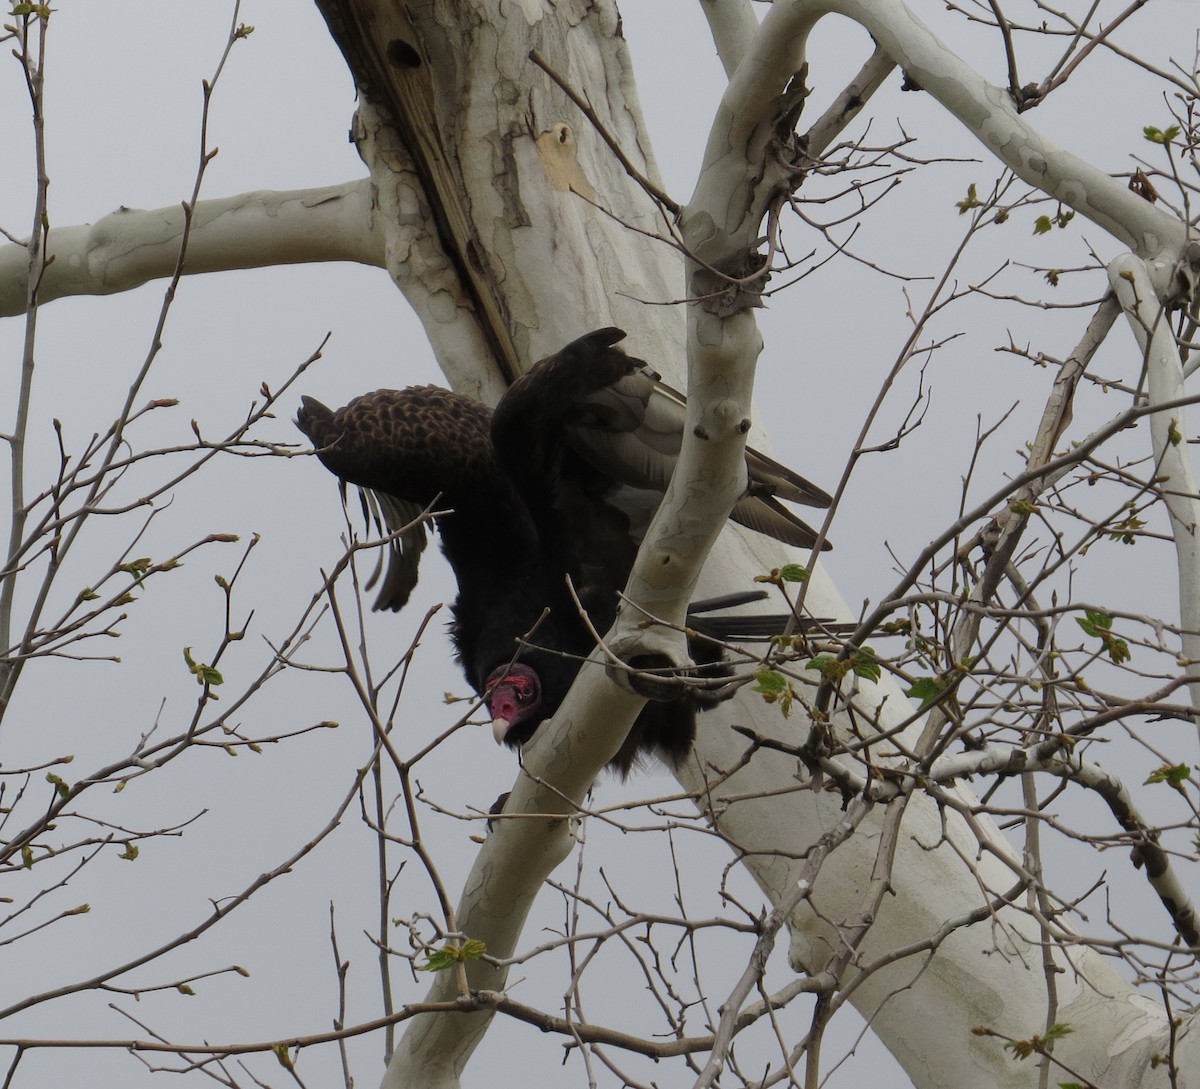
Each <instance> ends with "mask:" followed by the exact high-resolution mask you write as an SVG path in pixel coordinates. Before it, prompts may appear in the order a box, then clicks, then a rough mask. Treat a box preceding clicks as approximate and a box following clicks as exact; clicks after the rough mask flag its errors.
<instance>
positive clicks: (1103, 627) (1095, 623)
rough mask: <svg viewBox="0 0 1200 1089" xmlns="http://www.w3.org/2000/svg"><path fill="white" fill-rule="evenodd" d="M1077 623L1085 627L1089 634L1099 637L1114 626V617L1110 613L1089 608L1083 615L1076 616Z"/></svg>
mask: <svg viewBox="0 0 1200 1089" xmlns="http://www.w3.org/2000/svg"><path fill="white" fill-rule="evenodd" d="M1075 623H1076V624H1078V625H1079V626H1080V627H1081V628H1083V630H1084V631H1085V632H1086V633H1087V634H1088V635H1092V636H1097V637H1099V636H1100V635H1101V634H1102V633H1103V632H1107V631H1108V630H1109V629H1110V628H1111V627H1112V617H1111V616H1109V615H1108V613H1102V612H1099V611H1098V610H1096V609H1088V610H1087V612H1086V613H1085V614H1084V615H1083V616H1077V617H1076V618H1075Z"/></svg>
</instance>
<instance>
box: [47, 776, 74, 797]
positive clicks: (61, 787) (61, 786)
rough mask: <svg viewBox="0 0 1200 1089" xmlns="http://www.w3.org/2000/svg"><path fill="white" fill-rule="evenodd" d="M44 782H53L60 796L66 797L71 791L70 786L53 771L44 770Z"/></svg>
mask: <svg viewBox="0 0 1200 1089" xmlns="http://www.w3.org/2000/svg"><path fill="white" fill-rule="evenodd" d="M46 782H47V783H53V784H54V789H55V790H57V791H58V793H59V796H60V797H63V798H65V797H67V796H68V795H69V794H70V793H71V787H70V786H69V785H68V784H67V782H66V780H65V779H63V778H62V776H61V775H55V774H54V772H52V771H48V772H46Z"/></svg>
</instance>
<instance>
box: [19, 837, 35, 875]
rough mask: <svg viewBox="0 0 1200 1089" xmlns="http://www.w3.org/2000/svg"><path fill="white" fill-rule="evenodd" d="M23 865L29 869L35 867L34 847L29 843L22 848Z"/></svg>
mask: <svg viewBox="0 0 1200 1089" xmlns="http://www.w3.org/2000/svg"><path fill="white" fill-rule="evenodd" d="M21 865H22V866H24V867H25V869H27V870H32V869H33V848H32V847H30V846H29V844H28V843H26V844H25V845H24V846H23V847H22V848H21Z"/></svg>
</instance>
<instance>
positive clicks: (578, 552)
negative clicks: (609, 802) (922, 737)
mask: <svg viewBox="0 0 1200 1089" xmlns="http://www.w3.org/2000/svg"><path fill="white" fill-rule="evenodd" d="M624 335H625V334H624V333H623V332H622V331H621V330H619V329H611V328H609V329H600V330H597V331H596V332H593V333H589V334H587V335H586V336H583V337H580V338H579V339H578V340H576V341H573V342H572V343H570V344H568V345H567V346H566V347H565V348H563V349H562V350H561V351H559V352H557V353H556V354H555V355H552V356H550V357H548V358H547V359H543V360H542V361H541V362H540V363H537V364H536V365H535V366H534V367H532V368H531V369H530V370H529V372H528V373H527V374H525V375H523V376H522V377H521V378H519V379H518V380H517V381H516V382H515V383H514V384H513V385H512V387H511V388H510V389H509V390H508V391H507V392H506V393H505V395H504V397H503V398H502V399H501V401H500V403H499V405H498V406H497V407H496V410H495V412H494V413H493V412H491V411H490V410H489V409H488V408H487V407H486V406H484V405H482V404H480V403H479V402H477V401H473V400H471V399H470V398H468V397H464V396H462V395H460V394H457V393H453V392H451V391H450V390H446V389H442V388H440V387H438V386H414V387H410V388H408V389H403V390H376V391H375V392H374V393H368V394H365V395H364V396H362V397H358V398H356V399H355V400H353V401H351V402H350V403H349V404H348V405H346V406H345V407H344V408H341V409H338V410H337V411H336V412H335V411H332V410H330V409H328V408H326V407H325V405H323V404H321V403H320V402H319V401H315V400H313V399H312V398H311V397H304V398H302V407H301V409H300V411H299V413H298V415H297V418H296V423H297V426H298V427H299V428H300V430H301V431H303V432H304V434H305V435H307V436H308V438H309V439H310V440H311V441H312V443H313V445H314V446H315V447H316V450H317V456H318V457H319V458H320V459H321V461H322V462H323V463H324V465H325V466H326V468H328V469H329V470H330V471H331V472H332V473H334V475H336V476H337V477H339V478H340V480H341V481H342V483H343V487H344V486H345V484H346V483H351V484H356V485H358V486H359V488H360V489H363V490H364V502H366V503H369V504H370V505H371V506H372V507H373V509H374V511H375V513H376V517H377V518H380V519H381V520H382V522H383V523H385V524H386V526H387V528H388V530H389V531H390V532H393V533H397V531H401V530H402V531H403V532H398V533H397V536H396V537H395V539H394V540H393V541H392V542H391V544H390V546H389V554H388V559H387V569H386V572H385V574H384V575H383V581H382V585H381V589H380V592H379V597H378V600H377V601H376V603H375V608H376V609H393V610H397V609H400V608H402V607H403V606H404V604H405V603H406V602H407V601H408V598H409V595H410V593H411V592H412V589H413V587H414V585H415V584H416V581H417V564H418V561H419V559H420V555H421V551H422V550H423V548H424V547H425V541H426V531H425V524H424V522H423V521H420V520H418V519H419V516H420V515H421V514H422V513H423V512H425V511H427V510H430V509H436V510H437V511H438V512H439V513H437V514H436V515H435V518H434V521H435V523H436V525H437V528H438V532H439V534H440V536H441V539H442V549H443V551H444V552H445V554H446V558H447V559H448V560H449V561H450V565H451V567H452V568H453V569H454V574H455V577H456V578H457V580H458V597H457V599H456V600H455V602H454V605H453V609H452V612H453V621H452V623H451V628H450V630H451V635H452V638H453V641H454V644H455V647H456V650H457V656H458V660H459V663H460V664H461V666H462V668H463V671H464V673H465V674H466V677H467V680H468V681H469V682H470V684H471V686H472V687H473V688H474V689H475V691H476V692H478V693H479V694H480V695H481V696H484V697H485V698H486V699H487V702H488V708H489V711H490V712H491V714H492V718H493V727H494V732H495V735H496V738H497V740H502V741H503V742H504V743H505V744H508V745H510V746H514V747H515V746H519V745H521V744H523V743H524V742H525V741H527V740H528V739H529V738H530V737H531V736H532V735H533V733H534V731H535V730H536V729H537V727H538V726H539V725H540V724H541V723H542V722H543V721H544V720H546V719H547V718H549V717H550V716H551V715H552V714H553V713H554V711H555V710H556V709H557V708H558V706H559V704H560V703H561V702H562V700H563V698H564V697H565V696H566V694H567V691H568V689H569V688H570V687H571V683H572V682H573V681H574V679H575V675H576V673H577V672H578V670H579V664H580V662H581V660H582V659H584V658H586V657H587V655H588V654H590V653H591V651H592V649H593V647H594V639H593V637H592V635H591V633H590V631H589V630H588V626H587V625H586V624H585V623H584V622H583V619H582V618H581V617H580V615H579V609H578V606H577V605H576V604H575V602H574V601H573V600H572V598H571V594H570V591H569V590H568V586H567V580H568V578H569V579H570V583H571V585H572V586H573V587H574V589H575V592H576V594H577V595H578V598H579V601H580V603H582V605H583V607H584V609H585V610H586V612H587V615H588V618H589V620H590V621H591V624H592V626H593V627H594V628H595V629H596V630H598V631H600V632H604V631H607V630H608V628H609V626H610V625H611V623H612V621H613V619H614V617H615V615H616V608H617V602H618V594H619V592H620V591H621V590H622V589H624V586H625V583H626V580H627V579H628V576H629V570H630V567H631V565H632V563H633V560H634V557H635V555H636V553H637V548H638V544H639V543H640V541H641V538H642V535H643V534H644V532H645V529H646V526H647V525H648V524H649V519H650V517H652V516H653V514H654V511H655V510H656V509H657V506H658V502H659V500H660V499H661V497H662V494H663V492H664V491H665V489H666V486H667V482H668V481H669V479H670V476H671V472H672V470H673V468H674V463H675V459H676V456H677V454H678V451H679V448H680V442H681V436H682V432H683V409H684V401H683V398H682V396H681V395H679V394H677V393H675V392H674V391H672V390H670V389H669V388H668V387H665V386H663V385H662V384H661V382H659V380H658V375H657V374H655V373H654V372H653V371H652V370H651V369H650V368H649V367H648V366H647V365H646V364H645V363H644V362H643V361H641V360H639V359H635V358H632V357H630V356H628V355H626V354H625V353H624V352H623V351H622V350H621V349H620V348H617V347H614V345H615V344H616V343H617V342H618V341H619V340H621V339H622V338H623V337H624ZM746 461H747V470H748V475H749V485H748V488H747V491H746V493H745V495H743V497H742V499H741V500H739V501H738V503H737V505H736V506H735V507H734V510H733V513H732V517H733V518H734V519H736V520H737V521H739V522H741V523H743V524H744V525H747V526H750V527H752V528H754V529H757V530H759V531H761V532H765V533H768V534H770V535H772V536H775V537H777V538H778V539H780V540H782V541H784V542H785V543H788V544H792V545H795V546H797V547H811V546H812V544H813V543H814V542H815V541H816V534H815V533H814V531H813V530H812V529H811V528H810V527H809V526H807V525H805V524H804V523H803V522H801V521H800V520H799V519H798V518H796V517H795V516H794V515H793V514H791V512H790V511H788V510H787V509H786V508H785V507H783V506H782V504H780V503H779V502H778V499H779V498H783V499H786V500H788V501H791V502H799V503H807V504H809V505H812V506H818V507H827V506H828V505H829V503H830V497H829V496H828V495H826V493H825V492H823V491H821V490H820V489H819V488H817V487H815V486H814V485H812V484H810V483H808V482H807V481H805V480H803V479H802V478H800V477H799V476H797V475H796V474H795V473H793V472H792V471H791V470H789V469H786V468H785V467H783V466H781V465H779V464H778V463H776V462H774V461H772V460H771V459H770V458H768V457H766V456H765V455H762V454H759V453H757V452H756V451H753V450H747V454H746ZM826 547H827V546H826ZM369 585H370V584H369ZM755 596H761V595H741V596H737V595H735V596H734V597H733V598H731V599H720V600H717V601H714V602H708V603H697V604H696V605H694V606H693V607H692V609H691V610H689V614H688V624H689V627H691V628H693V629H694V630H696V631H697V632H699V633H701V634H707V635H708V636H710V638H708V639H704V638H694V639H691V640H690V641H689V650H690V652H691V654H692V657H693V660H694V661H696V663H697V668H696V670H695V675H699V676H703V677H706V678H710V679H713V681H714V683H716V681H717V680H718V679H719V678H721V677H724V676H728V675H729V673H730V670H729V667H728V665H727V664H726V663H725V662H724V656H723V653H722V651H721V648H720V647H719V646H718V645H717V644H716V643H715V642H713V641H712V640H713V639H722V640H733V639H742V640H747V639H762V638H766V637H769V635H770V634H777V633H778V632H779V631H781V630H782V624H783V621H782V619H781V618H778V617H775V618H770V619H764V618H762V617H753V616H751V617H734V616H723V617H705V616H702V615H700V614H701V613H703V612H705V611H709V610H712V609H721V608H724V607H725V606H727V605H730V604H739V603H741V602H742V601H745V600H748V599H749V598H751V597H755ZM531 632H532V633H533V634H532V635H530V637H529V639H528V641H527V643H525V644H524V645H521V646H519V645H518V644H519V641H520V640H522V639H523V638H524V637H525V636H527V635H529V633H531ZM721 698H722V694H721V693H719V692H714V691H711V690H709V691H706V690H705V689H704V688H703V687H697V686H686V687H683V689H682V694H681V695H680V696H679V698H677V699H673V700H669V701H662V702H650V703H647V705H646V707H645V708H644V709H643V711H642V713H641V715H640V716H639V717H638V719H637V721H636V722H635V723H634V725H633V728H632V729H631V731H630V733H629V736H628V737H627V738H626V740H625V743H624V744H623V745H622V747H621V750H620V751H619V752H618V753H617V754H616V756H615V757H614V758H613V759H612V761H611V762H610V765H609V766H610V767H612V768H614V769H615V770H616V771H617V772H619V773H620V774H621V775H622V776H625V775H626V774H628V772H629V771H630V769H631V768H633V767H634V766H635V764H636V763H637V762H638V760H639V758H640V757H641V756H643V755H649V754H652V755H655V756H657V757H659V758H661V759H663V760H664V761H666V762H667V763H668V764H671V765H672V766H678V765H679V764H680V763H681V762H682V761H683V760H684V759H685V758H686V756H687V755H688V753H689V752H690V751H691V747H692V741H693V739H694V737H695V713H696V710H697V709H706V708H708V707H711V706H714V705H715V704H716V703H717V702H719V700H720V699H721Z"/></svg>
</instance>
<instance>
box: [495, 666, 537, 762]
mask: <svg viewBox="0 0 1200 1089" xmlns="http://www.w3.org/2000/svg"><path fill="white" fill-rule="evenodd" d="M483 698H484V700H485V701H486V702H487V706H488V711H489V713H490V714H491V716H492V736H493V737H495V739H496V742H497V743H500V742H504V744H506V745H511V746H513V747H516V746H517V745H523V744H524V743H525V742H526V741H528V740H529V739H530V738H531V737H532V736H533V731H534V730H535V729H536V728H537V724H538V719H537V717H536V716H537V713H538V711H539V710H540V709H541V706H542V682H541V679H540V678H539V677H538V675H537V673H536V671H535V670H533V669H531V668H530V667H529V666H527V665H522V664H521V663H520V662H517V663H516V664H515V665H512V666H500V667H499V668H498V669H493V670H492V672H491V673H490V674H489V675H488V679H487V682H486V683H485V684H484V687H483Z"/></svg>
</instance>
